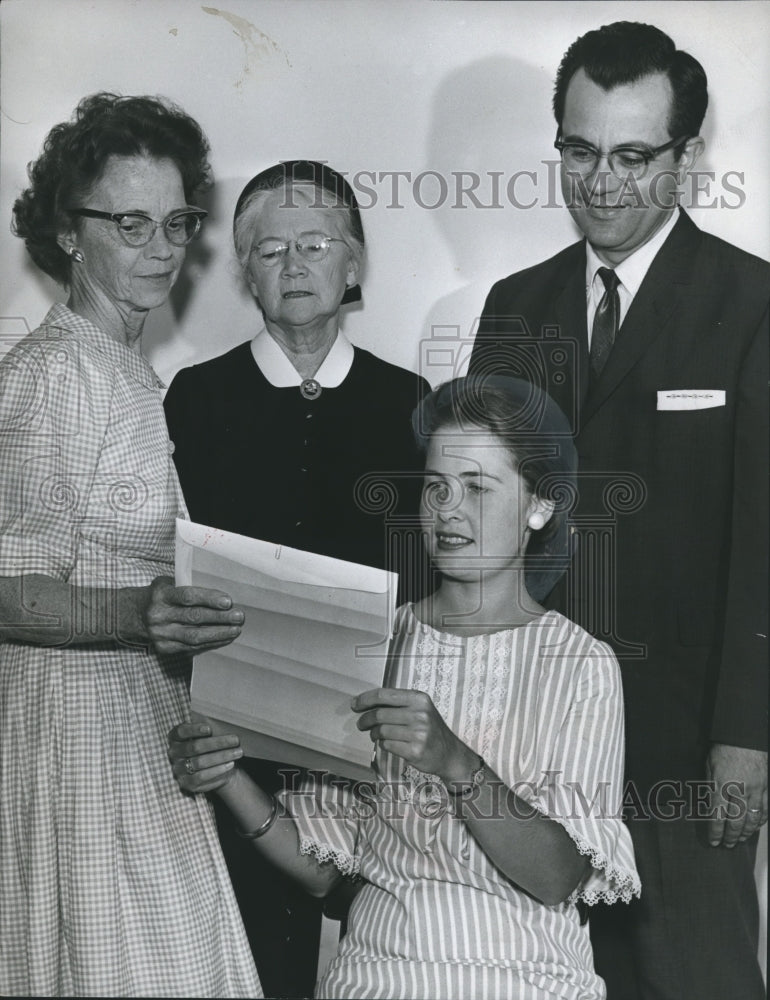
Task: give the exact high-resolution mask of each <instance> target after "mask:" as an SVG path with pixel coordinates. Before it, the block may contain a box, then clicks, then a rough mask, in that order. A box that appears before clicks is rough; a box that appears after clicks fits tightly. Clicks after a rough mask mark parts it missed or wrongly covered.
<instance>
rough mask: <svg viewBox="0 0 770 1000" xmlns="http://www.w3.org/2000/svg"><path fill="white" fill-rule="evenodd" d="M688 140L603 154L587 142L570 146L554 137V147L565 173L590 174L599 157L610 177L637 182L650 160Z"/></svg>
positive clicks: (621, 148)
mask: <svg viewBox="0 0 770 1000" xmlns="http://www.w3.org/2000/svg"><path fill="white" fill-rule="evenodd" d="M689 138H690V136H687V135H682V136H679V137H678V138H676V139H670V140H669V141H668V142H664V143H663V145H662V146H655V147H654V148H653V147H652V146H616V147H615V148H614V149H611V150H609V152H607V153H605V152H604V151H603V150H601V149H597V148H596V147H595V146H592V145H591V144H590V143H587V142H572V141H568V140H565V139H562V137H561V136H560V135H558V136H557V137H556V142H554V147H555V148H556V149H558V150H559V152H560V153H561V158H562V162H563V163H564V166H565V167H566V168H567V170H571V171H573V172H574V173H577V174H592V173H593V172H594V170H596V167H597V166H598V164H599V162H600V161H601V159H602V157H606V159H607V164H608V166H609V168H610V170H611V171H612V173H613V174H614V175H615V176H616V177H618V178H620V179H621V180H622V179H623V178H625V177H628V176H629V174H630V175H631V176H632V177H633V178H634V179H635V180H637V181H638V180H641V179H642V178H643V177H644V176H645V174H646V173H647V168H648V167H649V165H650V163H652V161H653V160H655V159H657V157H658V156H660V154H661V153H665V152H666V150H667V149H674V147H675V146H679V145H681V144H682V143H683V142H687V140H688V139H689Z"/></svg>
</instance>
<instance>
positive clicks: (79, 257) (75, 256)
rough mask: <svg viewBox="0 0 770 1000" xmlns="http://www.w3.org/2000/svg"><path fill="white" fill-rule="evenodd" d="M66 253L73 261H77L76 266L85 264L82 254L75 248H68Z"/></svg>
mask: <svg viewBox="0 0 770 1000" xmlns="http://www.w3.org/2000/svg"><path fill="white" fill-rule="evenodd" d="M67 253H68V254H69V255H70V257H71V258H72V259H73V260H75V261H77V262H78V264H83V263H85V257H84V256H83V254H82V252H81V251H80V250H78V248H77V247H70V248H69V250H68V251H67Z"/></svg>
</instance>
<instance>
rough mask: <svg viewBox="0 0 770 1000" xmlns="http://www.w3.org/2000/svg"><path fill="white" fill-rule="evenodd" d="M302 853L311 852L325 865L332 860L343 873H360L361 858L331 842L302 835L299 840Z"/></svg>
mask: <svg viewBox="0 0 770 1000" xmlns="http://www.w3.org/2000/svg"><path fill="white" fill-rule="evenodd" d="M299 851H300V854H310V855H312V856H313V857H314V858H315V859H316V861H317V862H318V863H319V865H324V864H326V863H327V862H329V861H331V862H333V864H334V867H335V868H336V869H337V870H338V871H339V872H340V873H341V874H342V875H347V876H355V875H358V872H359V869H360V867H361V859H360V858H351V856H350V855H349V854H346V853H345V852H344V851H340V850H338V849H337V848H334V847H330V846H329V844H322V843H320V842H319V841H317V840H313V839H312V838H310V837H301V838H300V842H299Z"/></svg>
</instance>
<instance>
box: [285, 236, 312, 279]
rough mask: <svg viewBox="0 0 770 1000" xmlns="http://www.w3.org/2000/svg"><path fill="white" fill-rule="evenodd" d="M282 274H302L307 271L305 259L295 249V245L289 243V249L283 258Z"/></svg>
mask: <svg viewBox="0 0 770 1000" xmlns="http://www.w3.org/2000/svg"><path fill="white" fill-rule="evenodd" d="M282 270H283V272H284V274H292V275H293V274H303V273H304V272H305V271H306V270H307V266H306V263H305V258H304V257H303V256H302V254H301V253H300V252H299V250H298V249H297V245H296V243H289V249H288V250H287V251H286V255H285V256H284V258H283V268H282Z"/></svg>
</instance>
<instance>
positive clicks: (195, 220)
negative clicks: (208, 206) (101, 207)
mask: <svg viewBox="0 0 770 1000" xmlns="http://www.w3.org/2000/svg"><path fill="white" fill-rule="evenodd" d="M66 211H68V212H70V213H71V214H72V215H82V216H84V217H85V218H86V219H108V220H109V221H110V222H114V223H115V227H116V228H117V230H118V233H119V235H120V238H121V239H122V240H123V242H124V243H125V244H126V245H127V246H130V247H143V246H146V245H147V244H148V243H149V242H150V240H151V239H152V238H153V236H154V235H155V233H156V232H157V231H158V228H159V227H161V226H162V227H163V232H164V233H165V236H166V239H167V240H168V242H169V243H172V244H173V245H174V246H175V247H183V246H186V245H187V244H188V243H189V242H190V240H191V239H193V237H195V236H196V235H197V234H198V232H199V231H200V228H201V222H202V221H203V220H204V219H205V218H206V216H207V215H208V212H204V210H203V209H202V208H186V209H184V211H182V212H172V213H171V214H170V215H167V216H166V218H165V219H161V221H160V222H156V221H155V219H151V218H150V217H149V215H143V214H142V213H141V212H99V211H97V209H95V208H68V209H66Z"/></svg>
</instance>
